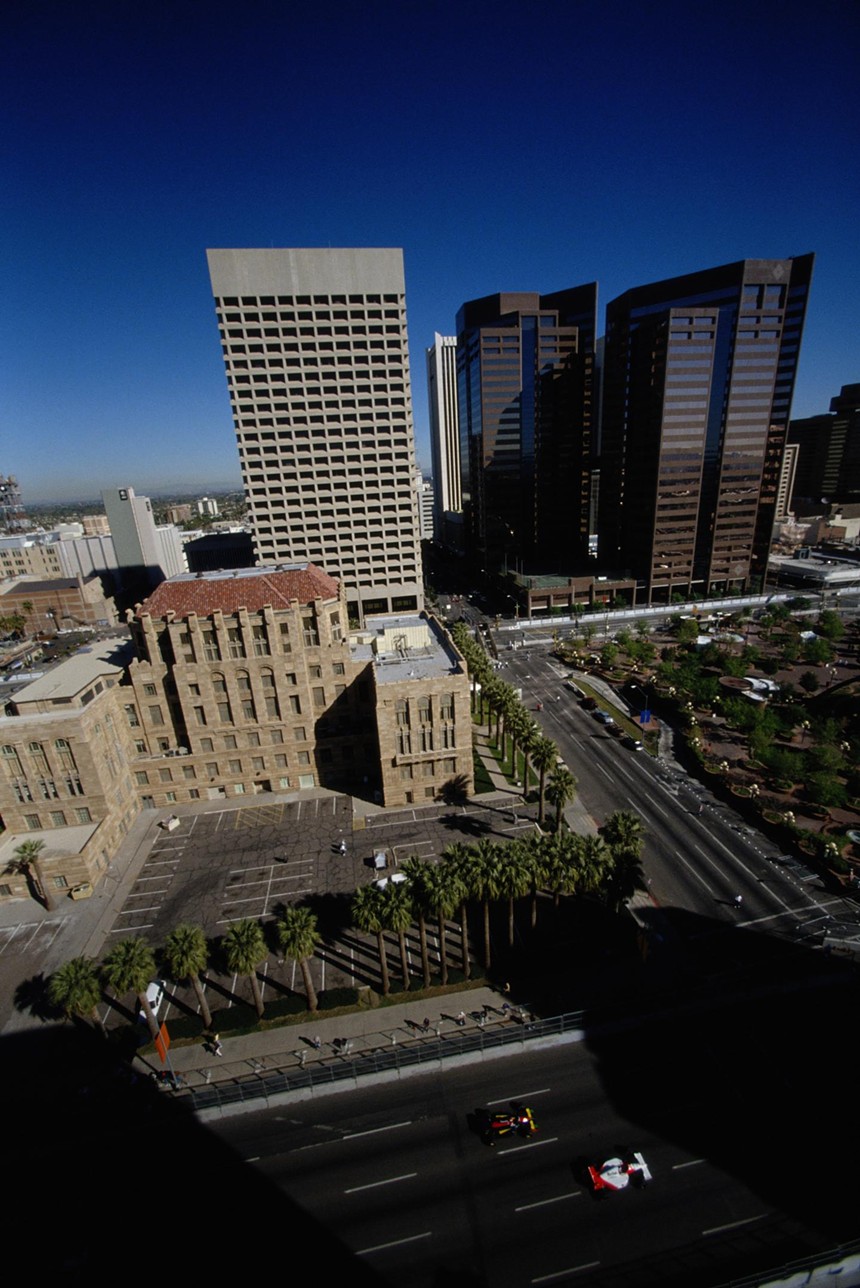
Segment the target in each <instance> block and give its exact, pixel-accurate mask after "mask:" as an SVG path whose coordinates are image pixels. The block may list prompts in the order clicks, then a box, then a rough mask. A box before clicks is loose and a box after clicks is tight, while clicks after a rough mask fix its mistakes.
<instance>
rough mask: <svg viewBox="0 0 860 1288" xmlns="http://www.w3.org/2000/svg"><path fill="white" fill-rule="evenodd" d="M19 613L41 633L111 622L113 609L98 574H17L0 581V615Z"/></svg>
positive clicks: (113, 618)
mask: <svg viewBox="0 0 860 1288" xmlns="http://www.w3.org/2000/svg"><path fill="white" fill-rule="evenodd" d="M13 613H20V614H21V615H22V616H23V617H24V618H25V620H26V623H27V630H28V631H30V632H31V633H35V632H39V633H40V634H43V635H55V634H56V633H57V632H58V631H63V630H74V629H75V628H76V627H78V626H115V625H116V622H117V612H116V607H115V605H114V601H113V600H112V599H110V598H108V597H107V596H106V595H105V593H104V591H103V589H102V585H101V582H100V581H99V579H98V577H90V578H89V579H87V580H85V579H84V578H83V577H54V578H44V579H43V578H40V579H36V578H27V577H18V578H15V579H14V580H12V581H8V582H4V583H3V584H2V585H0V617H6V616H9V615H11V614H13Z"/></svg>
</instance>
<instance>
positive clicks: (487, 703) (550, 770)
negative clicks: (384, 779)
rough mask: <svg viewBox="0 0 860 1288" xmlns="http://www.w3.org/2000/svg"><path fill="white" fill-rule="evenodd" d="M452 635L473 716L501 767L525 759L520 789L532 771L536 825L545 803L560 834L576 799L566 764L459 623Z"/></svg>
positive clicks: (555, 747)
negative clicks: (462, 662) (463, 667)
mask: <svg viewBox="0 0 860 1288" xmlns="http://www.w3.org/2000/svg"><path fill="white" fill-rule="evenodd" d="M451 635H452V637H453V639H454V642H455V644H456V645H457V647H458V648H459V650H460V652H461V653H462V654H463V657H464V658H465V659H466V665H467V667H468V670H469V679H470V681H471V685H472V714H473V715H474V716H476V717H477V719H478V721H479V723H480V724H487V725H488V726H489V727H490V728H491V729H492V730H493V737H494V741H495V743H496V745H497V746H498V748H499V751H500V754H501V757H502V762H504V761H505V760H506V759H507V756H508V752H509V751H510V756H511V764H512V765H513V766H514V768H516V766H517V764H518V757H519V756H522V758H523V785H524V788H525V791H526V792H528V790H529V779H530V776H531V772H532V770H534V771H535V772H536V773H537V775H538V822H540V823H543V822H544V819H545V815H546V802H547V800H548V801H549V803H550V804H551V805H552V806H553V807H554V808H555V826H556V830H557V831H558V830H560V828H561V823H562V818H563V815H564V808H565V806H566V805H567V804H568V803H569V802H570V801H572V800H573V798H574V796H575V794H576V778H575V777H574V775H573V774H572V773H571V772H570V770H569V769H568V768H567V766H566V765H564V764H563V763H562V762H561V761H560V759H559V754H558V747H557V746H556V744H555V743H554V742H553V740H552V739H551V738H547V737H546V736H545V735H544V733H543V731H542V730H541V728H540V727H539V726H538V725H537V724H536V723H535V721H534V720H533V719H532V718H531V716H530V715H529V713H528V712H527V711H526V709H525V707H524V706H523V704H522V703H521V702H520V700H519V698H518V697H517V695H516V692H515V690H514V689H513V687H512V686H511V685H510V684H505V682H504V681H503V680H501V679H500V678H499V676H498V675H497V674H496V672H495V671H494V670H493V666H492V663H491V661H490V659H489V657H488V656H487V654H486V652H485V651H484V649H483V648H482V647H481V645H480V644H478V643H477V642H476V641H475V640H474V639H473V638H472V636H471V635H470V634H469V629H468V627H467V626H466V625H465V624H464V623H463V622H455V623H454V625H453V626H452V627H451Z"/></svg>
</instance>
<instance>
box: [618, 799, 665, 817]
mask: <svg viewBox="0 0 860 1288" xmlns="http://www.w3.org/2000/svg"><path fill="white" fill-rule="evenodd" d="M627 799H628V801H630V804H631V805H632V806H633V808H634V809H635V810H641V811H642V812H643V813H644V812H645V811H646V810H649V809H655V810H656V811H657V813H658V814H662V815H663V817H664V818H668V817H669V815H668V814H667V813H666V811H665V810H664V809H661V807H660V806H659V805H658V804H657V802H656V801H654V800H650V801H648V803H647V804H646V805H643V804H642V802H641V801H634V800H630V797H629V796H628V797H627Z"/></svg>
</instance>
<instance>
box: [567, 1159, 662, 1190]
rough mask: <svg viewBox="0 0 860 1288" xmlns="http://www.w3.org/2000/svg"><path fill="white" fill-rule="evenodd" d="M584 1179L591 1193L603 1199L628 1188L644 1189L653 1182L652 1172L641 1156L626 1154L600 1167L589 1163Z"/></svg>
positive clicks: (585, 1169)
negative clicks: (607, 1195)
mask: <svg viewBox="0 0 860 1288" xmlns="http://www.w3.org/2000/svg"><path fill="white" fill-rule="evenodd" d="M584 1173H585V1175H584V1177H583V1179H585V1180H586V1181H587V1184H589V1185H590V1187H591V1192H592V1193H593V1194H594V1195H596V1196H598V1197H601V1198H602V1197H603V1196H604V1195H606V1194H615V1193H617V1192H618V1191H619V1190H626V1189H627V1187H628V1186H631V1185H632V1186H634V1187H635V1188H636V1189H642V1188H643V1186H645V1185H647V1184H648V1182H649V1181H650V1180H651V1170H650V1168H649V1167H648V1164H647V1163H646V1162H645V1159H644V1158H643V1157H642V1155H641V1154H638V1153H633V1154H626V1155H625V1156H624V1157H623V1158H607V1160H606V1162H605V1163H601V1164H600V1166H599V1167H597V1166H594V1165H593V1164H591V1163H587V1164H586V1165H585V1168H584Z"/></svg>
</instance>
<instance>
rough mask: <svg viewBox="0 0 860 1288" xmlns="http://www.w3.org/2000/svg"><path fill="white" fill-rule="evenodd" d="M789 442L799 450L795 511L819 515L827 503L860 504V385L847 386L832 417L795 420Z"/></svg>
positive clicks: (834, 401)
mask: <svg viewBox="0 0 860 1288" xmlns="http://www.w3.org/2000/svg"><path fill="white" fill-rule="evenodd" d="M788 441H789V442H790V443H796V444H797V446H798V449H799V450H798V454H797V471H796V473H795V476H794V492H793V495H792V507H793V508H794V507H799V512H800V513H801V514H816V513H820V510H821V504H822V502H823V501H828V502H835V503H836V504H838V505H845V504H852V503H856V502H857V501H860V385H843V386H842V389H841V391H840V392H839V393H838V394H837V395H836V396H835V397H834V398H832V399H831V401H830V413H829V415H828V414H827V413H825V414H824V415H822V416H810V417H808V418H806V419H805V420H793V421H792V422H791V424H790V425H789V427H788Z"/></svg>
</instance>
